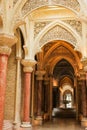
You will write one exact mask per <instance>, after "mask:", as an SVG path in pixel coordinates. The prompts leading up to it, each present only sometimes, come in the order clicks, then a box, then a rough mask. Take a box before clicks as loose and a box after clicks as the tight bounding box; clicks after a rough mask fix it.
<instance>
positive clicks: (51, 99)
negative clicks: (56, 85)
mask: <svg viewBox="0 0 87 130" xmlns="http://www.w3.org/2000/svg"><path fill="white" fill-rule="evenodd" d="M52 92H53V78H52V77H50V106H49V107H50V108H49V109H50V120H51V119H52V109H53V102H52V101H53V94H52Z"/></svg>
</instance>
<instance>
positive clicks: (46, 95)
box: [44, 77, 50, 120]
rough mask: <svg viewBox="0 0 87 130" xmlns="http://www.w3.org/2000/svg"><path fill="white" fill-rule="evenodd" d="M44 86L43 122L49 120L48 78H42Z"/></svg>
mask: <svg viewBox="0 0 87 130" xmlns="http://www.w3.org/2000/svg"><path fill="white" fill-rule="evenodd" d="M44 85H45V113H44V120H48V119H49V98H50V97H49V93H50V86H49V78H48V77H45V78H44Z"/></svg>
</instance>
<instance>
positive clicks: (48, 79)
mask: <svg viewBox="0 0 87 130" xmlns="http://www.w3.org/2000/svg"><path fill="white" fill-rule="evenodd" d="M49 81H50V78H49V77H45V78H44V84H45V85H48V84H49Z"/></svg>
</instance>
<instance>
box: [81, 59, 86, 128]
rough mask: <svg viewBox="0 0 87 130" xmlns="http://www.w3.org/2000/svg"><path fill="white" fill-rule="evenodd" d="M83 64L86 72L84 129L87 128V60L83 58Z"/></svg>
mask: <svg viewBox="0 0 87 130" xmlns="http://www.w3.org/2000/svg"><path fill="white" fill-rule="evenodd" d="M82 64H83V71H84V72H85V76H84V81H85V83H84V81H83V86H84V89H83V90H82V92H83V94H84V95H82V97H83V101H82V106H83V105H84V106H83V109H82V110H83V117H82V120H81V125H82V126H83V127H87V89H86V85H87V58H83V59H82Z"/></svg>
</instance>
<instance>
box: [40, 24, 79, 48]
mask: <svg viewBox="0 0 87 130" xmlns="http://www.w3.org/2000/svg"><path fill="white" fill-rule="evenodd" d="M53 40H64V41H67V42H69V43H71V44H73V45H74V46H76V43H77V41H76V39H75V38H74V37H73V35H72V34H71V33H70V32H69V31H67V30H66V29H65V28H63V27H61V26H55V27H53V28H52V29H51V30H49V31H48V32H47V33H46V34H45V35H44V36H43V37H42V39H41V40H40V46H43V45H44V44H45V43H48V42H50V41H53Z"/></svg>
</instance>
